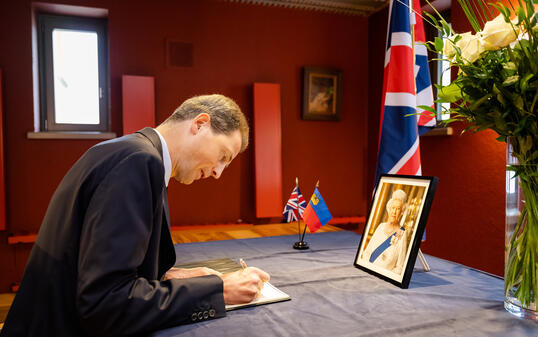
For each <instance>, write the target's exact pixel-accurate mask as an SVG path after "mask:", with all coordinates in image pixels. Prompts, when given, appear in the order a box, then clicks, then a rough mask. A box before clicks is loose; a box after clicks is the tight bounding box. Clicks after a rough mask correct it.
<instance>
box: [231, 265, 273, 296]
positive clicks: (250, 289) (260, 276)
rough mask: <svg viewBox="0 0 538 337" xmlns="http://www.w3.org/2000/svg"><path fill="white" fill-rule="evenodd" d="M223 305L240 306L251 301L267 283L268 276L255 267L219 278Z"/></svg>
mask: <svg viewBox="0 0 538 337" xmlns="http://www.w3.org/2000/svg"><path fill="white" fill-rule="evenodd" d="M221 278H222V281H223V288H224V291H223V295H224V303H226V304H241V303H248V302H250V301H252V300H253V299H254V298H255V297H256V296H257V295H258V293H259V292H260V290H261V289H262V288H263V283H264V282H267V281H269V274H267V273H266V272H264V271H263V270H261V269H258V268H255V267H248V268H245V269H241V270H238V271H235V272H233V273H228V274H224V275H222V276H221Z"/></svg>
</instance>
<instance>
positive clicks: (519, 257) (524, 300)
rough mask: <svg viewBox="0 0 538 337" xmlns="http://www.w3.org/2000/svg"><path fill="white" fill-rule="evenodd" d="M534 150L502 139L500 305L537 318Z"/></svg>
mask: <svg viewBox="0 0 538 337" xmlns="http://www.w3.org/2000/svg"><path fill="white" fill-rule="evenodd" d="M523 141H524V140H523ZM523 150H525V151H523ZM537 150H538V149H536V148H535V147H534V146H531V148H530V149H528V146H527V145H525V144H523V149H522V139H518V138H508V139H507V141H506V163H507V165H506V234H505V260H504V261H505V269H504V291H505V294H504V296H505V299H504V307H505V309H506V310H507V311H508V312H510V313H511V314H513V315H515V316H518V317H522V318H526V319H531V320H534V321H538V311H537V308H536V304H537V302H538V301H537V300H538V281H537V278H538V205H537V202H538V171H537V170H538V166H537V165H536V160H535V159H534V158H532V154H533V153H534V152H535V151H537ZM529 153H530V154H531V156H529V155H528V154H529ZM529 158H530V159H529Z"/></svg>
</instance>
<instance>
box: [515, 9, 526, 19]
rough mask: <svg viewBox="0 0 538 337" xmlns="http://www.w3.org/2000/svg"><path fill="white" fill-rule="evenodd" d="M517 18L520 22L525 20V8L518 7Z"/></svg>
mask: <svg viewBox="0 0 538 337" xmlns="http://www.w3.org/2000/svg"><path fill="white" fill-rule="evenodd" d="M517 20H518V23H521V22H523V21H525V9H524V8H523V7H519V8H518V9H517Z"/></svg>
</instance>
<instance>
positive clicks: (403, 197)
mask: <svg viewBox="0 0 538 337" xmlns="http://www.w3.org/2000/svg"><path fill="white" fill-rule="evenodd" d="M394 200H400V201H401V202H402V213H403V212H404V211H405V209H406V208H407V204H406V202H407V194H406V193H405V192H404V191H402V190H396V191H394V192H392V197H391V198H390V200H389V201H388V202H387V206H386V207H387V212H388V211H389V208H390V207H391V205H392V203H393V202H394ZM402 213H400V214H402Z"/></svg>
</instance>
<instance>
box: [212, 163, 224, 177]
mask: <svg viewBox="0 0 538 337" xmlns="http://www.w3.org/2000/svg"><path fill="white" fill-rule="evenodd" d="M224 167H225V166H224V164H222V163H219V164H217V165H216V166H215V167H213V171H212V175H213V178H215V179H219V178H220V175H221V174H222V171H224Z"/></svg>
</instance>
